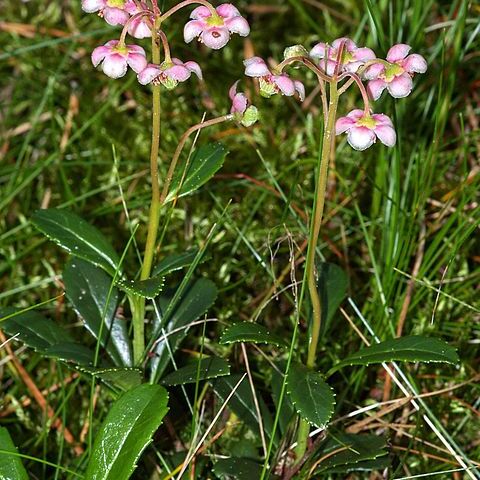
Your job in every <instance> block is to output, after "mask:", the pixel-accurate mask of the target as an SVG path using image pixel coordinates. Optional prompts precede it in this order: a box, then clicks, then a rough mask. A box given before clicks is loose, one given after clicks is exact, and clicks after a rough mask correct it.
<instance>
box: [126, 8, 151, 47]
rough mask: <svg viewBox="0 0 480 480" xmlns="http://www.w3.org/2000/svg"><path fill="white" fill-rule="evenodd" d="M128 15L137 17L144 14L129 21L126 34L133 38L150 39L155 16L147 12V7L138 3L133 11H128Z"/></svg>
mask: <svg viewBox="0 0 480 480" xmlns="http://www.w3.org/2000/svg"><path fill="white" fill-rule="evenodd" d="M128 12H129V13H130V15H132V16H133V15H137V14H139V13H141V12H144V13H145V14H144V15H142V16H138V17H136V18H133V19H131V20H130V23H129V24H128V34H129V35H131V36H132V37H134V38H139V39H141V38H150V37H151V36H152V25H154V23H155V15H154V14H153V12H152V11H150V10H149V8H148V5H147V4H146V3H145V2H143V1H140V2H138V6H137V5H134V9H129V10H128Z"/></svg>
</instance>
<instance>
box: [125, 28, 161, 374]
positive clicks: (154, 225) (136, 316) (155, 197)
mask: <svg viewBox="0 0 480 480" xmlns="http://www.w3.org/2000/svg"><path fill="white" fill-rule="evenodd" d="M152 60H153V63H155V64H157V65H159V64H160V43H159V39H158V35H157V33H156V32H152ZM152 88H153V95H152V145H151V149H150V175H151V177H152V202H151V204H150V212H149V218H148V233H147V242H146V245H145V253H144V257H143V264H142V270H141V273H140V280H146V279H147V278H149V277H150V272H151V270H152V264H153V257H154V254H155V243H156V240H157V233H158V224H159V221H160V206H161V205H160V186H159V183H158V152H159V148H160V114H161V106H160V85H153V87H152ZM130 303H131V306H132V315H133V357H134V364H135V365H138V364H139V363H140V362H141V361H142V357H143V351H144V349H145V324H144V321H145V299H144V298H141V297H134V298H132V299H131V301H130Z"/></svg>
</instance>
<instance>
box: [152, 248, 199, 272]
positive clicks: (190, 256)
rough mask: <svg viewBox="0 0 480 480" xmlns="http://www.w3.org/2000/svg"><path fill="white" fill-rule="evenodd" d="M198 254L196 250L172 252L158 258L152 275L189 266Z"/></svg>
mask: <svg viewBox="0 0 480 480" xmlns="http://www.w3.org/2000/svg"><path fill="white" fill-rule="evenodd" d="M197 255H198V250H192V251H190V252H184V253H174V254H173V255H169V256H168V257H165V258H164V259H162V260H160V262H158V263H157V265H156V266H155V267H154V269H153V272H152V276H162V275H163V276H164V275H168V274H169V273H172V272H175V271H176V270H181V269H182V268H186V267H189V266H190V265H191V264H192V263H193V262H194V260H195V258H196V257H197Z"/></svg>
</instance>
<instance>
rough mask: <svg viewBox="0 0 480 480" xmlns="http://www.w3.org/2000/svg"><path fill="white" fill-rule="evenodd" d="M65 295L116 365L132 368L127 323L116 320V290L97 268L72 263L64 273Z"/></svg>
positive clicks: (88, 264)
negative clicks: (99, 339) (100, 337)
mask: <svg viewBox="0 0 480 480" xmlns="http://www.w3.org/2000/svg"><path fill="white" fill-rule="evenodd" d="M63 281H64V283H65V292H66V294H67V297H68V299H69V300H70V302H71V303H72V305H73V307H74V309H75V311H76V312H77V314H78V315H79V316H80V317H81V318H82V320H83V321H84V323H85V327H86V328H87V330H88V331H89V332H90V333H91V334H92V335H93V336H94V337H95V338H96V339H97V340H98V338H99V335H100V330H102V346H103V347H104V348H105V349H106V350H107V353H108V354H109V356H110V358H111V359H112V360H113V362H114V363H115V365H118V366H127V367H130V366H132V364H133V359H132V346H131V342H130V339H129V336H128V329H127V322H126V321H125V320H122V319H120V318H118V317H116V315H115V314H116V310H117V304H118V289H117V288H116V287H112V285H111V284H112V279H111V278H110V277H109V276H108V275H107V274H106V273H105V272H104V271H103V270H101V269H100V268H98V267H95V266H94V265H92V264H90V263H88V262H86V261H85V260H81V259H78V258H73V259H71V260H70V261H69V262H68V263H67V266H66V267H65V270H64V272H63Z"/></svg>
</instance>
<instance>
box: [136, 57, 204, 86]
mask: <svg viewBox="0 0 480 480" xmlns="http://www.w3.org/2000/svg"><path fill="white" fill-rule="evenodd" d="M192 73H194V74H195V75H197V77H198V78H199V79H200V80H201V79H202V78H203V77H202V70H201V69H200V66H199V65H198V63H196V62H185V63H183V62H182V61H181V60H179V59H178V58H172V59H171V61H168V60H166V61H164V62H163V63H162V64H160V65H155V64H153V63H150V64H148V65H147V66H146V68H145V69H144V70H142V71H141V72H140V73H139V74H138V75H137V78H138V81H139V82H140V83H141V84H142V85H147V84H149V83H153V84H154V85H159V84H161V85H163V86H164V87H165V88H167V89H168V90H172V89H174V88H175V87H176V86H177V85H178V82H185V81H186V80H188V79H189V78H190V76H191V75H192Z"/></svg>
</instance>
